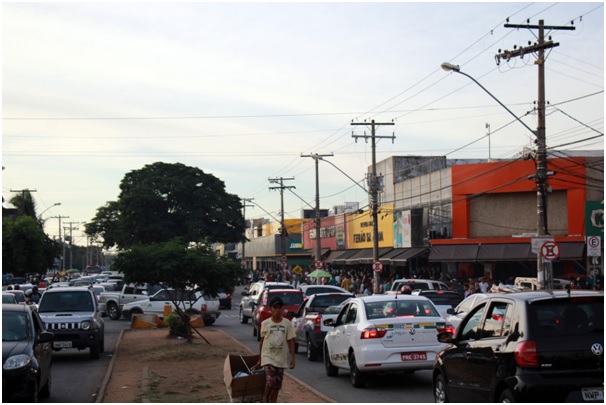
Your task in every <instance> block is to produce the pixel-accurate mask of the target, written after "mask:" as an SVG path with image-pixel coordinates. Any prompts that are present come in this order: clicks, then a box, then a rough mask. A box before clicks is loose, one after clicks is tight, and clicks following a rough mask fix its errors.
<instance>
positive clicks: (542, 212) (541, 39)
mask: <svg viewBox="0 0 606 405" xmlns="http://www.w3.org/2000/svg"><path fill="white" fill-rule="evenodd" d="M505 28H515V29H520V28H526V29H529V30H538V31H539V36H538V42H537V43H534V44H529V46H527V47H520V48H517V49H514V50H513V51H509V50H505V51H503V52H501V50H499V54H498V55H496V61H497V65H498V64H500V62H501V59H504V60H507V61H509V60H510V59H511V58H515V57H524V55H527V54H529V53H536V54H537V60H536V61H535V64H536V65H537V66H538V68H539V89H538V90H539V94H538V100H537V113H538V126H537V131H536V133H535V134H536V137H537V140H536V143H537V153H536V157H535V160H536V167H537V170H536V175H535V176H534V177H535V181H536V183H537V237H539V238H540V237H544V236H545V235H549V232H548V230H547V195H546V192H547V176H548V173H547V146H546V125H545V49H549V48H554V47H556V46H559V45H560V44H559V43H557V42H556V43H554V42H553V41H551V39H550V40H549V41H545V30H546V29H547V30H574V29H575V27H572V26H551V25H545V23H544V21H543V20H539V25H530V24H509V23H507V24H505ZM549 265H550V266H549V269H548V270H547V271H545V270H544V269H543V268H544V263H543V257H542V255H541V253H540V252H539V253H537V277H538V278H539V280H541V279H543V281H544V287H545V289H548V290H551V289H553V272H552V269H551V263H549ZM541 270H543V271H544V274H541Z"/></svg>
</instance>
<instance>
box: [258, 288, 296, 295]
mask: <svg viewBox="0 0 606 405" xmlns="http://www.w3.org/2000/svg"><path fill="white" fill-rule="evenodd" d="M265 291H267V292H268V293H270V294H284V293H286V294H297V293H299V294H303V291H301V290H297V289H294V288H284V289H279V288H272V289H271V290H270V289H267V290H265Z"/></svg>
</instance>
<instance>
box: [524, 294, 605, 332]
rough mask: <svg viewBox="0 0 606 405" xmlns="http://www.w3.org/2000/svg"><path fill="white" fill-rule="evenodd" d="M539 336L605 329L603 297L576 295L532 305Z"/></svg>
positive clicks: (532, 323) (532, 313)
mask: <svg viewBox="0 0 606 405" xmlns="http://www.w3.org/2000/svg"><path fill="white" fill-rule="evenodd" d="M530 317H531V325H533V327H534V328H535V333H536V335H537V336H552V337H553V336H581V335H586V334H587V333H600V334H603V333H604V298H603V297H573V298H570V299H561V300H545V301H539V302H535V303H533V304H532V305H530Z"/></svg>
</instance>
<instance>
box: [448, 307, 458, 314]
mask: <svg viewBox="0 0 606 405" xmlns="http://www.w3.org/2000/svg"><path fill="white" fill-rule="evenodd" d="M446 313H447V314H449V315H454V314H456V312H455V309H454V308H448V309H447V310H446Z"/></svg>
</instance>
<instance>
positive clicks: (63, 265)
mask: <svg viewBox="0 0 606 405" xmlns="http://www.w3.org/2000/svg"><path fill="white" fill-rule="evenodd" d="M51 218H57V219H58V220H59V240H60V241H61V250H62V253H61V260H60V263H59V271H63V270H65V243H64V242H63V237H62V236H61V219H62V218H69V217H63V216H61V215H58V216H56V217H51Z"/></svg>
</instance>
